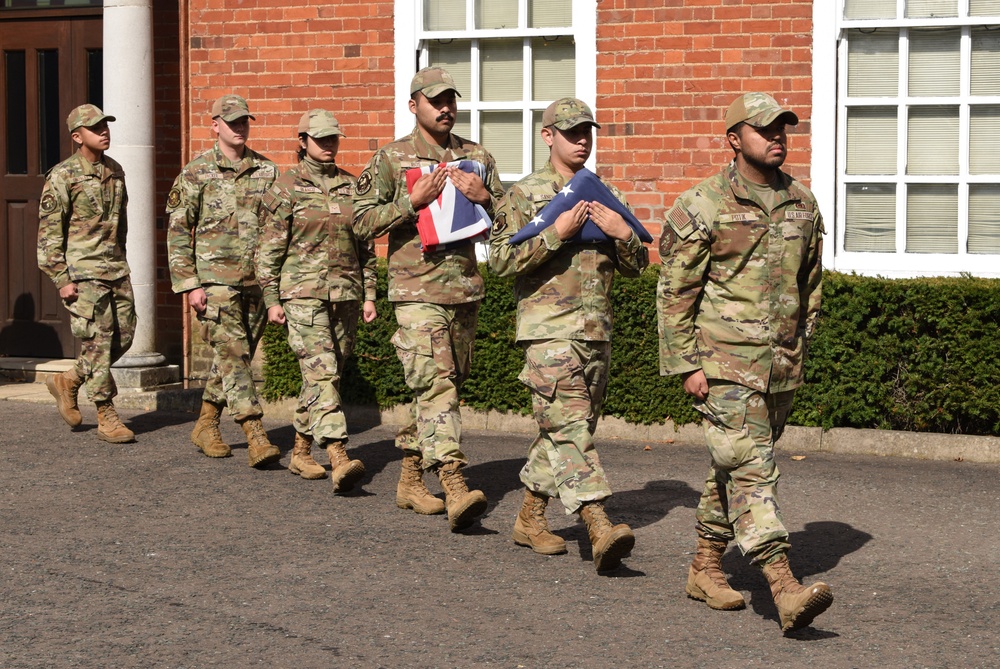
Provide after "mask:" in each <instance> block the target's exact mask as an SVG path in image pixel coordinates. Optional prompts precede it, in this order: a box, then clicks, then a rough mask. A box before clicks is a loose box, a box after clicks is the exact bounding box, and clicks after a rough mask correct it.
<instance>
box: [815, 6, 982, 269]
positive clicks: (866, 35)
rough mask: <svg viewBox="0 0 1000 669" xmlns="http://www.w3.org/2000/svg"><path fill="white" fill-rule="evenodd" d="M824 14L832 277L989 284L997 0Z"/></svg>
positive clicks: (845, 9)
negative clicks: (968, 276) (830, 93)
mask: <svg viewBox="0 0 1000 669" xmlns="http://www.w3.org/2000/svg"><path fill="white" fill-rule="evenodd" d="M836 5H837V8H838V15H837V17H836V25H837V33H838V34H837V39H838V44H837V63H836V67H837V77H836V87H837V90H836V175H835V176H836V202H837V210H836V212H835V224H834V235H833V238H832V239H829V240H828V242H827V243H828V244H829V243H830V242H833V243H834V244H835V249H834V255H835V263H834V266H835V267H836V269H837V270H840V271H857V272H860V273H865V274H881V275H884V276H918V275H947V274H958V273H960V272H969V273H972V274H976V275H979V276H1000V0H838V2H837V3H836ZM814 131H815V129H814ZM819 159H821V156H818V155H815V154H814V161H816V160H819ZM816 176H818V175H814V178H815V177H816ZM828 232H829V230H828Z"/></svg>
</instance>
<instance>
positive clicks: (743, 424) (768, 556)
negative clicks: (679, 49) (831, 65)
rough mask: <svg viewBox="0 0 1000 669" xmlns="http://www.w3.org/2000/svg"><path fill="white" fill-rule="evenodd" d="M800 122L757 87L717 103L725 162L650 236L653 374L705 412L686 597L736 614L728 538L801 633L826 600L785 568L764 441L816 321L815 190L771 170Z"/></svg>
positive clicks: (770, 437) (793, 383)
mask: <svg viewBox="0 0 1000 669" xmlns="http://www.w3.org/2000/svg"><path fill="white" fill-rule="evenodd" d="M798 121H799V119H798V117H797V116H796V115H795V114H794V113H793V112H791V111H789V110H787V109H784V108H782V107H781V106H780V105H779V104H778V103H777V102H776V101H775V100H774V99H773V98H772V97H771V96H769V95H766V94H764V93H747V94H746V95H742V96H740V97H738V98H737V99H736V100H734V101H733V103H732V104H731V105H730V106H729V108H728V110H727V111H726V115H725V123H726V125H725V127H726V139H727V140H728V141H729V145H730V146H731V147H732V149H733V151H734V153H735V158H734V160H733V162H732V163H730V164H729V166H727V167H726V168H725V169H724V170H722V172H720V173H719V174H717V175H715V176H713V177H710V178H708V179H706V180H705V181H702V182H701V183H700V184H698V185H697V186H695V187H694V188H692V189H690V190H688V191H687V192H685V193H684V194H682V195H681V196H680V197H679V198H677V201H676V203H675V204H674V206H673V208H672V209H670V211H669V212H668V213H667V216H666V222H667V225H664V226H663V234H662V236H661V238H660V257H661V258H662V259H663V265H662V267H661V271H660V280H659V286H658V289H657V302H656V304H657V311H658V312H659V325H660V373H661V374H663V375H665V376H666V375H674V374H680V375H682V378H683V380H684V390H685V391H686V392H687V393H688V394H689V395H691V396H692V397H693V398H694V406H695V408H696V409H697V410H698V411H700V412H701V413H702V414H704V421H703V425H704V431H705V440H706V442H707V443H708V451H709V454H710V456H711V459H712V462H711V466H710V468H709V472H708V478H707V480H706V481H705V488H704V491H703V492H702V496H701V501H700V503H699V504H698V510H697V512H696V520H697V524H696V529H697V532H698V541H697V548H696V554H695V558H694V561H693V562H692V564H691V567H690V569H689V571H688V581H687V588H686V589H687V594H688V595H689V596H690V597H692V598H694V599H697V600H701V601H704V602H706V603H707V604H708V605H709V606H710V607H712V608H713V609H721V610H730V609H739V608H742V607H743V606H744V601H743V597H742V595H740V593H738V592H736V591H735V590H733V589H732V588H730V587H729V584H728V583H727V582H726V577H725V574H724V573H723V572H722V568H721V559H722V555H723V553H725V550H726V545H727V543H728V542H729V541H732V540H733V539H735V540H736V542H737V545H738V546H739V547H740V550H741V551H742V552H743V554H744V555H747V556H749V557H750V560H751V562H753V563H754V564H756V565H758V566H760V567H761V569H762V570H763V572H764V576H765V577H766V578H767V581H768V583H769V584H770V586H771V594H772V596H773V597H774V602H775V604H776V605H777V607H778V613H779V616H780V622H781V628H782V630H785V631H790V630H794V629H798V628H801V627H805V626H807V625H809V623H811V622H812V620H813V619H814V618H815V617H816V616H817V615H819V614H820V613H822V612H823V611H825V610H826V609H827V607H829V606H830V604H831V603H832V602H833V594H832V593H831V591H830V588H829V586H827V585H826V584H825V583H815V584H813V585H811V586H808V587H804V586H802V585H801V584H800V583H799V582H798V581H797V580H796V579H795V577H794V576H793V575H792V572H791V569H790V568H789V565H788V557H787V553H788V549H789V547H790V544H789V541H788V531H787V530H786V529H785V526H784V524H783V523H782V520H781V513H780V511H779V508H778V497H777V483H778V468H777V466H776V465H775V462H774V443H775V442H776V441H777V440H778V438H779V437H780V436H781V433H782V431H783V429H784V427H785V420H786V419H787V418H788V414H789V412H790V411H791V408H792V398H793V396H794V395H795V389H796V388H798V387H799V386H801V385H802V382H803V373H802V364H803V361H804V359H805V355H806V350H807V342H808V341H809V338H810V337H811V336H812V334H813V330H814V328H815V327H816V319H817V317H818V315H819V307H820V293H821V274H822V270H821V267H820V261H821V258H822V244H823V219H822V216H821V215H820V212H819V206H818V205H817V204H816V199H815V198H814V197H813V194H812V193H811V192H810V191H809V189H807V188H806V187H805V186H803V185H802V184H801V183H799V182H798V181H796V180H795V179H793V178H792V177H790V176H789V175H787V174H785V173H784V172H783V171H781V169H780V168H781V165H782V164H783V163H784V161H785V157H786V154H787V147H788V138H787V135H786V132H785V126H786V125H787V124H791V125H796V124H798Z"/></svg>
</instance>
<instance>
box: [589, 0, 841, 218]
mask: <svg viewBox="0 0 1000 669" xmlns="http://www.w3.org/2000/svg"><path fill="white" fill-rule="evenodd" d="M816 1H821V0H816ZM812 2H813V0H600V1H599V2H598V10H597V96H598V99H597V106H598V120H599V121H600V122H601V123H602V125H603V126H604V127H603V129H602V130H601V134H602V135H604V136H603V137H601V139H600V140H599V152H598V161H599V165H598V169H599V171H600V173H601V174H602V176H605V177H606V178H609V179H610V180H612V181H614V182H615V183H616V184H617V185H618V186H619V187H621V188H622V189H623V190H624V191H626V193H628V197H629V201H630V202H631V203H632V206H633V207H634V208H635V209H636V213H637V215H638V218H639V219H640V220H642V221H645V222H647V225H648V227H650V228H651V232H653V233H654V236H655V235H656V234H657V233H658V232H659V223H660V221H661V220H662V217H663V214H664V212H665V211H666V210H667V209H669V208H670V206H671V205H672V204H673V201H674V199H675V198H676V197H677V195H679V194H680V193H681V192H683V191H684V190H686V189H687V188H688V187H690V186H691V185H693V184H695V183H697V182H698V181H700V180H701V179H702V178H704V177H707V176H709V175H711V174H713V173H714V172H716V171H717V170H718V169H720V166H721V165H723V164H725V163H727V162H729V160H731V158H732V151H731V149H729V146H728V143H727V142H726V140H725V137H724V129H723V127H722V120H721V119H722V116H723V113H724V111H725V108H726V107H727V106H728V105H729V103H730V102H731V101H732V100H733V99H734V98H735V97H737V96H738V95H740V94H741V93H744V92H747V91H751V90H760V91H764V92H767V93H770V94H771V95H773V96H774V97H775V98H776V99H777V100H778V101H779V102H780V103H782V104H787V105H790V106H791V108H792V109H794V110H795V111H796V112H797V114H798V115H799V118H800V123H799V125H798V126H797V127H795V128H790V130H789V138H790V139H789V144H790V157H789V162H788V163H787V164H786V170H787V171H789V173H791V174H792V175H793V176H795V177H796V178H800V179H803V180H806V181H807V180H808V177H809V162H810V145H809V122H808V119H809V117H810V116H811V114H810V108H809V105H810V101H811V97H812V79H811V68H812Z"/></svg>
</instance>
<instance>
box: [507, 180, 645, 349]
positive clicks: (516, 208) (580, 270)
mask: <svg viewBox="0 0 1000 669" xmlns="http://www.w3.org/2000/svg"><path fill="white" fill-rule="evenodd" d="M566 181H567V179H566V178H565V177H564V176H562V175H561V174H559V173H558V172H556V170H555V169H554V168H553V167H552V163H546V164H545V167H543V168H542V169H540V170H536V171H534V172H532V173H531V174H529V175H528V176H526V177H524V178H523V179H521V180H520V181H518V182H517V183H516V184H514V185H513V186H511V188H510V190H509V191H507V195H505V196H504V199H503V200H501V201H500V204H499V206H497V213H496V218H495V219H494V223H493V231H492V233H491V235H490V256H489V265H490V269H491V270H493V271H494V272H495V273H497V274H498V275H500V276H516V277H517V279H516V280H515V282H514V295H515V297H516V299H517V337H516V338H517V341H527V340H532V339H582V340H586V341H610V340H611V327H612V321H613V315H612V309H611V284H612V282H613V280H614V274H615V270H616V269H617V270H618V272H619V273H620V274H622V275H623V276H629V277H635V276H639V274H640V273H641V272H642V270H643V269H644V268H645V267H646V266H647V265H648V264H649V252H648V251H647V250H646V247H645V246H643V245H642V242H641V241H639V237H638V236H636V234H635V233H634V232H633V233H632V236H631V237H630V238H629V239H628V240H627V241H618V240H615V241H613V242H602V243H599V244H581V243H577V242H562V241H559V236H558V234H557V233H556V229H555V226H554V225H550V226H549V227H547V228H545V229H544V230H542V231H541V232H540V233H539V234H538V235H536V236H535V237H532V238H531V239H527V240H525V241H524V242H521V243H520V244H518V245H516V246H513V245H511V244H509V243H508V240H509V239H510V238H511V237H512V236H513V235H514V233H516V232H517V231H518V230H520V229H521V228H522V227H524V226H525V225H526V224H527V223H528V222H529V221H531V219H533V218H534V217H535V214H537V213H538V212H539V211H540V210H541V209H542V207H544V206H545V205H546V204H548V203H549V201H551V200H552V198H553V197H555V196H556V195H557V194H558V193H559V191H560V190H562V187H563V186H564V185H565V184H566ZM609 188H611V191H612V192H613V193H614V194H615V197H617V198H618V199H619V200H620V201H621V202H622V203H623V204H625V205H626V206H628V203H627V202H626V201H625V196H624V195H622V194H621V193H620V192H619V191H618V189H616V188H615V187H614V186H610V185H609Z"/></svg>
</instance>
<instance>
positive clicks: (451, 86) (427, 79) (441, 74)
mask: <svg viewBox="0 0 1000 669" xmlns="http://www.w3.org/2000/svg"><path fill="white" fill-rule="evenodd" d="M417 91H420V92H421V93H423V94H424V97H427V98H434V97H437V96H439V95H441V94H442V93H444V92H445V91H455V95H457V96H458V97H462V94H461V93H459V92H458V88H456V87H455V80H454V79H452V77H451V74H449V73H448V70H446V69H444V68H441V67H425V68H424V69H422V70H420V71H419V72H417V73H416V74H414V75H413V79H412V80H411V81H410V95H413V94H414V93H416V92H417Z"/></svg>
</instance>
